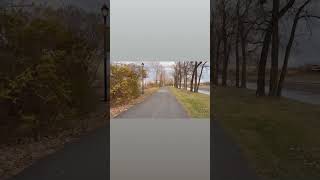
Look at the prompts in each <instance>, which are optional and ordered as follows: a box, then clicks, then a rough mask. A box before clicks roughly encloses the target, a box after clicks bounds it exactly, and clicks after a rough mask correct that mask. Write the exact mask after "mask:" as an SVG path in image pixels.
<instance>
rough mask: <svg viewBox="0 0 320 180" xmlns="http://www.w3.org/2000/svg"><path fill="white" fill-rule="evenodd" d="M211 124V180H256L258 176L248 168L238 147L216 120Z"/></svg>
mask: <svg viewBox="0 0 320 180" xmlns="http://www.w3.org/2000/svg"><path fill="white" fill-rule="evenodd" d="M212 123H213V126H212V127H211V128H212V129H211V130H212V131H213V140H212V142H213V143H212V147H213V150H212V151H211V154H212V156H213V162H212V164H211V165H212V170H213V172H212V179H215V180H257V179H258V176H257V175H256V173H255V171H254V170H253V168H252V167H250V166H249V164H248V161H247V159H246V158H245V157H244V155H243V152H242V151H241V149H240V147H239V145H238V144H237V143H235V142H234V140H233V139H232V138H231V137H230V136H229V135H228V134H227V133H226V132H225V131H224V129H223V128H222V127H221V125H220V123H219V122H218V121H217V120H212Z"/></svg>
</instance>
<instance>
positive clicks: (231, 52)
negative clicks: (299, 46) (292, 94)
mask: <svg viewBox="0 0 320 180" xmlns="http://www.w3.org/2000/svg"><path fill="white" fill-rule="evenodd" d="M313 3H316V1H314V0H247V1H241V0H216V1H215V7H214V9H213V10H212V21H211V34H212V35H214V36H215V38H213V41H214V42H211V45H212V47H213V53H212V57H213V61H214V62H213V72H214V74H213V78H214V79H213V83H214V85H218V84H219V81H220V79H221V85H222V86H227V83H228V80H231V79H232V78H234V80H235V86H236V87H239V88H246V87H247V82H248V67H249V65H251V66H254V67H255V74H254V77H255V78H256V84H257V90H256V95H257V96H265V95H266V92H265V88H266V80H267V78H266V76H267V75H268V74H269V76H270V77H269V96H281V92H282V88H283V83H284V81H285V77H286V74H287V69H288V64H289V60H290V55H291V53H292V46H293V43H294V41H295V37H296V34H297V30H299V28H298V26H299V24H302V22H300V21H304V22H309V21H311V20H313V19H315V18H319V17H317V16H315V15H313V14H312V12H311V11H309V8H310V7H311V6H312V5H313ZM284 22H285V23H286V24H290V25H289V27H290V29H289V30H288V29H286V27H287V26H286V27H284V25H283V24H284ZM300 29H301V28H300ZM280 43H281V44H285V49H284V50H282V49H281V48H280ZM282 52H283V54H284V56H283V60H282V62H283V64H282V66H280V65H279V64H280V61H279V59H280V58H281V56H280V54H281V53H282ZM269 55H270V57H269ZM231 58H233V59H235V62H234V65H235V68H234V69H235V70H232V71H233V72H234V76H233V77H229V76H230V71H231V70H230V67H229V65H230V64H231V63H230V59H231ZM269 59H270V63H269V64H270V68H268V60H269ZM232 75H233V74H232ZM220 76H221V77H220Z"/></svg>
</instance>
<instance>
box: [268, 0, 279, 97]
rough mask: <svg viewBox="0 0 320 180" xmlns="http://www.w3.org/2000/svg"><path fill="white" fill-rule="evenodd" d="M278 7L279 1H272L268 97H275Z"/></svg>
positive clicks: (277, 55)
mask: <svg viewBox="0 0 320 180" xmlns="http://www.w3.org/2000/svg"><path fill="white" fill-rule="evenodd" d="M279 6H280V0H273V8H272V50H271V69H270V85H269V96H275V95H276V90H277V82H278V63H279V62H278V61H279Z"/></svg>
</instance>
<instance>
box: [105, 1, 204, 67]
mask: <svg viewBox="0 0 320 180" xmlns="http://www.w3.org/2000/svg"><path fill="white" fill-rule="evenodd" d="M209 3H210V1H209V0H196V1H195V0H135V1H133V0H111V1H110V7H111V60H116V61H119V60H130V61H132V60H133V61H134V60H156V61H172V60H208V59H209V51H210V46H209V45H210V44H209V40H210V33H209V32H210V31H209V28H210V24H209V22H210V21H209V18H210V4H209Z"/></svg>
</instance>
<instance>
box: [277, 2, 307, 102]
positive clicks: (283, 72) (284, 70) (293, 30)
mask: <svg viewBox="0 0 320 180" xmlns="http://www.w3.org/2000/svg"><path fill="white" fill-rule="evenodd" d="M310 2H311V0H307V1H306V2H305V3H304V4H303V5H302V6H301V7H300V8H299V10H298V12H297V13H296V15H295V18H294V22H293V25H292V28H291V33H290V39H289V42H288V44H287V47H286V52H285V57H284V61H283V66H282V70H281V74H280V79H279V83H278V89H277V96H281V92H282V87H283V83H284V80H285V76H286V74H287V68H288V62H289V57H290V53H291V48H292V44H293V41H294V38H295V34H296V29H297V26H298V22H299V18H300V17H299V16H300V13H301V12H302V10H303V9H304V7H305V6H306V5H307V4H309V3H310Z"/></svg>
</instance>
